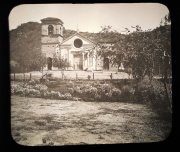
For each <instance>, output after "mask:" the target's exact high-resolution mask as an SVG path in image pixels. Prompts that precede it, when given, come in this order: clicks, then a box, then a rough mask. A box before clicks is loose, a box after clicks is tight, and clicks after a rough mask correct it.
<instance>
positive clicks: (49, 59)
mask: <svg viewBox="0 0 180 152" xmlns="http://www.w3.org/2000/svg"><path fill="white" fill-rule="evenodd" d="M47 65H48V70H52V58H50V57H48V58H47Z"/></svg>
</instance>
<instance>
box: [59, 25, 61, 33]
mask: <svg viewBox="0 0 180 152" xmlns="http://www.w3.org/2000/svg"><path fill="white" fill-rule="evenodd" d="M59 33H60V34H61V26H60V32H59Z"/></svg>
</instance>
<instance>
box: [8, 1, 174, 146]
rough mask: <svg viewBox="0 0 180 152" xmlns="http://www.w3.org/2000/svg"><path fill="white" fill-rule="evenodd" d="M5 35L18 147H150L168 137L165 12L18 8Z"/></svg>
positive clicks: (128, 7) (123, 7) (142, 6)
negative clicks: (137, 144)
mask: <svg viewBox="0 0 180 152" xmlns="http://www.w3.org/2000/svg"><path fill="white" fill-rule="evenodd" d="M9 37H10V41H9V44H10V61H9V62H10V81H11V82H10V84H11V86H10V87H11V135H12V138H13V140H14V141H15V142H16V143H17V144H19V145H23V146H66V145H96V144H98V145H99V144H100V145H101V144H124V143H152V142H153V143H156V142H161V141H165V140H166V139H168V137H169V136H170V134H171V129H172V113H173V111H172V105H173V102H172V58H171V16H170V12H169V9H168V8H167V7H166V6H165V5H163V4H160V3H116V4H111V3H106V4H103V3H102V4H22V5H18V6H16V7H14V8H13V9H12V10H11V12H10V14H9Z"/></svg>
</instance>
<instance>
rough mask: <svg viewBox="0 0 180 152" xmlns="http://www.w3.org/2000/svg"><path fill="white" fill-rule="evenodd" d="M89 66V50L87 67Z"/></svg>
mask: <svg viewBox="0 0 180 152" xmlns="http://www.w3.org/2000/svg"><path fill="white" fill-rule="evenodd" d="M88 67H89V52H88V54H87V68H88Z"/></svg>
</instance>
